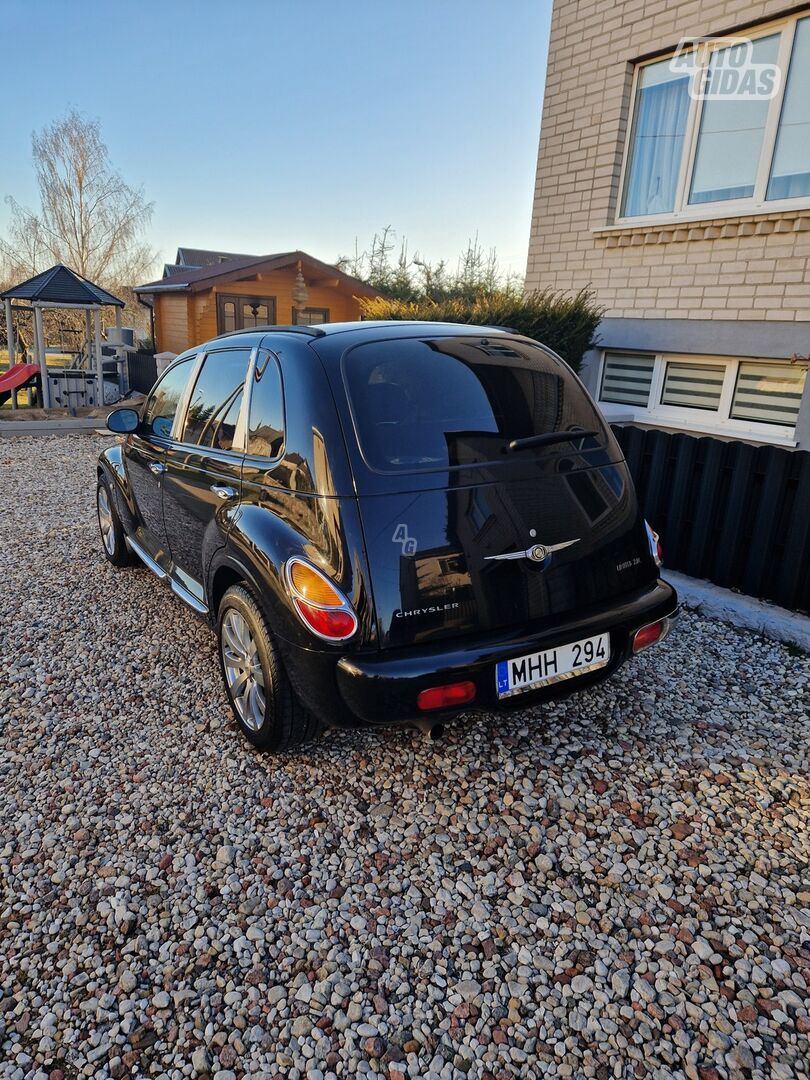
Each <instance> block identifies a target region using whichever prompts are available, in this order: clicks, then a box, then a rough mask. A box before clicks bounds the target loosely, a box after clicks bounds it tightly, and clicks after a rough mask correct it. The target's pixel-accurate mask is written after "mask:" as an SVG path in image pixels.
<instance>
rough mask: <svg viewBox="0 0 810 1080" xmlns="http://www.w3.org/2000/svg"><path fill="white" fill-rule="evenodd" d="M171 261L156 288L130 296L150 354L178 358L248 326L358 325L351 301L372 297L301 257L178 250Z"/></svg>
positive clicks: (360, 285)
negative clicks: (148, 318)
mask: <svg viewBox="0 0 810 1080" xmlns="http://www.w3.org/2000/svg"><path fill="white" fill-rule="evenodd" d="M177 254H178V260H177V262H176V263H170V264H167V265H166V266H165V267H164V271H163V277H162V278H161V279H160V280H159V281H152V282H147V283H146V284H145V285H138V286H137V287H136V289H135V292H136V293H137V295H138V299H139V300H140V301H141V302H142V303H144V304H146V305H147V306H148V307H150V308H151V310H152V328H153V337H154V342H155V351H156V352H173V353H180V352H183V350H184V349H188V348H190V347H191V346H193V345H197V344H199V343H200V342H203V341H207V340H209V339H210V338H212V337H216V335H217V334H226V333H228V332H229V331H231V330H242V329H248V328H249V327H251V326H265V325H268V324H275V325H282V326H283V325H289V324H293V325H301V324H306V325H310V326H311V325H315V324H317V323H324V322H345V321H353V320H355V319H359V318H360V304H359V301H358V297H364V296H379V293H378V292H377V290H376V289H373V288H371V286H370V285H366V283H365V282H363V281H360V280H359V279H358V278H354V277H351V275H349V274H344V273H343V272H342V271H341V270H338V269H337V267H335V266H330V265H329V264H328V263H324V262H321V261H320V259H316V258H314V257H313V256H312V255H307V254H306V252H303V251H288V252H284V253H282V254H280V255H261V256H256V255H235V254H233V253H226V252H216V251H203V250H200V249H189V248H180V249H178V253H177ZM195 260H196V261H197V262H198V263H199V265H195Z"/></svg>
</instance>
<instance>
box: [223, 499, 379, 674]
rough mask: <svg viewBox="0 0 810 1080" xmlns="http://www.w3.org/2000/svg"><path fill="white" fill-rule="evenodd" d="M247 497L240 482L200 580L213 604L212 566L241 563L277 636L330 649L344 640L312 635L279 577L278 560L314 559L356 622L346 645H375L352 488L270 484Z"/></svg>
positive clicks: (336, 648) (309, 646)
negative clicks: (330, 492) (306, 490)
mask: <svg viewBox="0 0 810 1080" xmlns="http://www.w3.org/2000/svg"><path fill="white" fill-rule="evenodd" d="M254 498H256V501H255V502H254V501H252V500H251V493H250V492H249V491H245V490H243V499H244V500H245V501H243V502H242V504H241V505H240V507H239V509H238V510H237V511H236V513H235V515H234V517H233V520H232V523H231V527H230V530H229V533H228V540H227V544H226V547H225V549H224V550H223V551H221V552H218V553H216V554H215V556H214V559H213V560H212V563H211V565H210V566H209V569H208V574H207V575H206V587H207V590H208V595H209V596H210V597H211V598H212V601H213V605H215V604H216V602H217V595H216V589H215V588H214V578H215V575H216V572H217V571H218V570H219V569H220V567H222V566H223V565H230V566H231V567H232V568H233V569H235V570H241V571H242V572H243V573H244V576H245V578H246V580H248V581H250V582H251V583H252V585H253V588H254V589H256V591H257V595H258V596H259V597H260V598H261V599H262V602H263V603H264V604H265V608H266V613H267V616H268V619H270V620H271V622H272V625H273V631H274V633H275V635H276V636H277V637H279V638H284V639H285V640H286V641H288V642H289V643H290V644H291V645H295V646H298V647H299V648H302V649H307V650H314V651H318V652H320V651H323V652H326V653H327V654H328V655H330V656H335V655H336V654H337V653H338V652H340V651H342V650H343V649H345V644H344V645H340V644H338V643H335V644H331V643H330V642H324V641H322V640H321V639H318V638H316V637H315V636H314V635H313V634H312V633H311V632H310V631H309V630H308V629H307V628H306V627H305V626H304V624H303V623H302V622H301V620H300V618H299V616H298V614H297V613H296V611H295V609H294V607H293V604H292V600H291V598H290V595H289V593H288V591H287V586H286V584H285V582H284V566H285V564H286V562H287V560H288V559H290V558H292V557H293V556H296V555H297V556H300V557H302V558H304V559H307V560H309V561H311V562H314V563H315V564H317V565H318V566H320V567H321V568H322V569H323V570H324V571H325V572H326V573H327V574H328V576H329V577H330V578H331V579H332V580H333V581H334V583H335V585H336V586H337V587H338V588H339V589H340V590H341V592H343V594H344V595H345V596H346V597H347V598H348V599H349V602H350V603H351V605H352V607H353V608H354V611H355V612H356V614H357V618H358V623H359V626H358V632H357V636H356V638H355V639H353V642H352V648H353V651H354V650H358V649H359V650H364V649H370V650H375V649H376V638H377V626H376V620H375V619H374V608H373V601H372V596H371V593H370V590H369V586H368V581H369V574H368V570H367V565H366V554H365V546H364V544H363V536H362V531H361V529H360V519H359V511H358V507H357V500H356V499H355V498H354V497H353V496H348V497H334V496H333V497H326V496H310V495H300V494H297V493H293V492H272V491H265V492H262V493H259V494H258V495H257V496H254ZM293 522H294V523H295V524H293ZM213 605H212V604H209V606H213Z"/></svg>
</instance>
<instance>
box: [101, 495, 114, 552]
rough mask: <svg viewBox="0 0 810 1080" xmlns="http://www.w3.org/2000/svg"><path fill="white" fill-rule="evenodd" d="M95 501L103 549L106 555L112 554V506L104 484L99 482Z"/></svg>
mask: <svg viewBox="0 0 810 1080" xmlns="http://www.w3.org/2000/svg"><path fill="white" fill-rule="evenodd" d="M97 503H98V527H99V529H100V530H101V540H102V542H103V544H104V550H105V551H106V552H107V554H108V555H114V554H115V523H114V521H113V515H112V507H111V506H110V496H109V495H108V494H107V488H106V487H105V486H104V484H99V488H98V497H97Z"/></svg>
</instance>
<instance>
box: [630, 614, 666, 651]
mask: <svg viewBox="0 0 810 1080" xmlns="http://www.w3.org/2000/svg"><path fill="white" fill-rule="evenodd" d="M668 629H669V621H668V620H667V619H660V620H659V621H658V622H654V623H650V624H649V626H642V627H641V629H640V630H636V632H635V634H633V652H634V653H638V652H641V650H642V649H647V648H649V646H650V645H654V644H655V643H656V641H661V640H662V638H664V637H666V633H667V630H668Z"/></svg>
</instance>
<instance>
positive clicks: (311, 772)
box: [0, 436, 810, 1080]
mask: <svg viewBox="0 0 810 1080" xmlns="http://www.w3.org/2000/svg"><path fill="white" fill-rule="evenodd" d="M103 443H104V440H102V439H100V438H98V437H93V436H70V437H61V438H55V437H49V438H39V439H27V438H16V439H14V440H8V441H0V477H1V478H2V479H1V482H0V551H2V552H3V558H2V566H3V579H4V580H3V588H2V593H1V594H0V670H1V671H2V679H1V680H0V725H1V726H0V814H1V815H2V816H1V817H0V820H1V821H2V823H3V836H2V838H0V1076H2V1077H3V1078H6V1077H10V1078H15V1080H23V1078H29V1077H35V1078H36V1080H42V1078H45V1077H51V1078H52V1080H53V1078H56V1080H58V1078H61V1077H64V1078H67V1080H69V1078H72V1077H79V1076H90V1077H107V1076H113V1077H128V1076H138V1075H145V1076H161V1077H184V1076H194V1075H203V1074H211V1075H214V1076H216V1077H218V1078H219V1080H234V1078H238V1077H241V1076H243V1075H251V1076H263V1077H274V1076H278V1077H291V1078H295V1077H303V1076H306V1077H310V1078H312V1080H317V1078H321V1077H323V1078H328V1077H346V1076H355V1075H364V1076H368V1077H384V1078H386V1080H402V1078H404V1077H430V1078H433V1077H463V1076H465V1075H466V1076H468V1077H480V1078H491V1077H495V1078H502V1077H513V1076H514V1077H516V1076H521V1077H539V1076H544V1077H546V1076H548V1077H555V1076H559V1077H591V1076H595V1077H598V1078H600V1080H605V1078H608V1077H645V1076H649V1077H684V1076H686V1077H697V1078H699V1080H713V1078H718V1077H729V1078H737V1077H742V1078H745V1077H749V1076H754V1077H761V1078H765V1077H775V1078H785V1080H787V1078H788V1077H806V1076H810V1017H809V1016H808V1005H809V1004H810V989H809V988H810V869H809V868H808V863H809V859H810V830H809V825H810V822H808V809H810V794H809V793H808V764H809V762H808V754H809V751H810V742H809V741H808V735H809V734H810V717H808V697H809V696H810V695H809V694H808V687H809V686H810V682H809V680H810V663H809V662H808V658H807V657H803V656H796V655H791V652H790V650H788V649H787V648H785V647H784V646H781V645H777V644H773V643H769V642H767V641H764V640H762V639H760V638H757V637H756V636H754V635H752V634H748V633H746V632H741V631H736V630H733V629H730V628H729V627H727V626H725V625H723V624H722V623H717V622H710V621H708V620H705V619H702V618H700V617H699V616H698V615H696V614H687V615H685V616H684V617H683V619H682V620H681V623H680V626H679V628H678V629H677V630H676V632H675V633H674V634H673V636H672V637H671V638H670V640H669V641H668V642H667V643H666V645H665V646H663V647H662V648H660V649H658V650H651V651H650V653H647V654H645V655H644V656H642V657H640V658H638V659H637V660H635V661H634V662H633V663H631V664H630V665H628V666H626V667H625V668H624V669H623V671H622V672H621V673H620V674H619V675H618V676H617V677H615V678H614V679H613V680H612V681H611V682H610V683H609V684H608V685H606V686H603V687H601V688H599V689H596V690H594V691H591V692H588V693H584V694H582V695H580V696H577V697H575V698H572V699H570V700H569V701H567V702H563V703H561V704H558V705H555V706H552V707H549V708H547V709H545V710H544V711H543V713H542V714H540V715H531V714H530V713H528V712H527V713H526V714H522V715H521V714H517V715H514V716H512V717H511V718H509V719H508V720H505V721H504V720H497V721H496V720H494V719H492V718H488V717H480V716H478V717H470V718H465V719H463V720H461V721H459V722H458V723H457V724H455V725H454V726H453V727H451V729H450V731H449V733H448V735H447V736H446V737H445V739H444V740H443V741H441V742H439V743H431V742H429V741H427V740H426V739H424V738H423V737H422V736H419V735H417V734H415V733H412V732H410V731H399V732H387V733H383V734H373V733H366V732H361V733H357V734H354V733H348V734H346V733H333V734H330V735H329V736H327V737H326V738H325V739H324V740H323V741H322V742H320V743H319V744H317V745H316V747H315V748H314V749H311V750H310V751H308V752H307V753H306V754H304V753H301V754H297V755H294V756H287V757H283V758H277V759H273V758H269V757H264V756H262V755H260V754H258V753H257V752H255V751H253V750H252V749H251V748H250V747H249V746H248V745H247V744H246V743H244V742H242V741H240V739H239V737H238V736H237V733H236V731H235V730H234V726H233V724H232V722H231V720H230V718H229V714H228V710H227V706H226V702H225V698H224V695H223V692H222V690H221V689H220V685H219V675H218V672H217V670H216V666H215V652H214V639H213V636H212V635H211V634H210V633H209V632H208V631H207V630H206V629H205V628H204V627H203V626H202V625H201V624H199V623H198V622H197V621H196V620H195V619H194V618H193V617H192V616H191V615H190V614H189V613H187V611H186V610H185V608H184V607H183V606H182V605H181V604H180V603H179V602H178V601H177V600H176V599H174V598H173V597H172V596H171V595H170V594H169V593H168V592H167V591H166V590H163V589H162V588H161V587H160V586H158V584H157V583H156V582H155V580H154V579H153V578H152V577H151V576H150V575H149V574H148V572H147V571H146V570H124V571H115V570H113V569H112V568H110V567H108V566H107V565H106V564H105V563H104V561H103V560H102V558H101V555H100V550H99V542H98V538H97V534H96V526H95V520H94V515H93V509H92V506H93V484H94V460H95V456H96V454H97V452H98V450H99V449H100V447H101V446H102V445H103Z"/></svg>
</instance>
